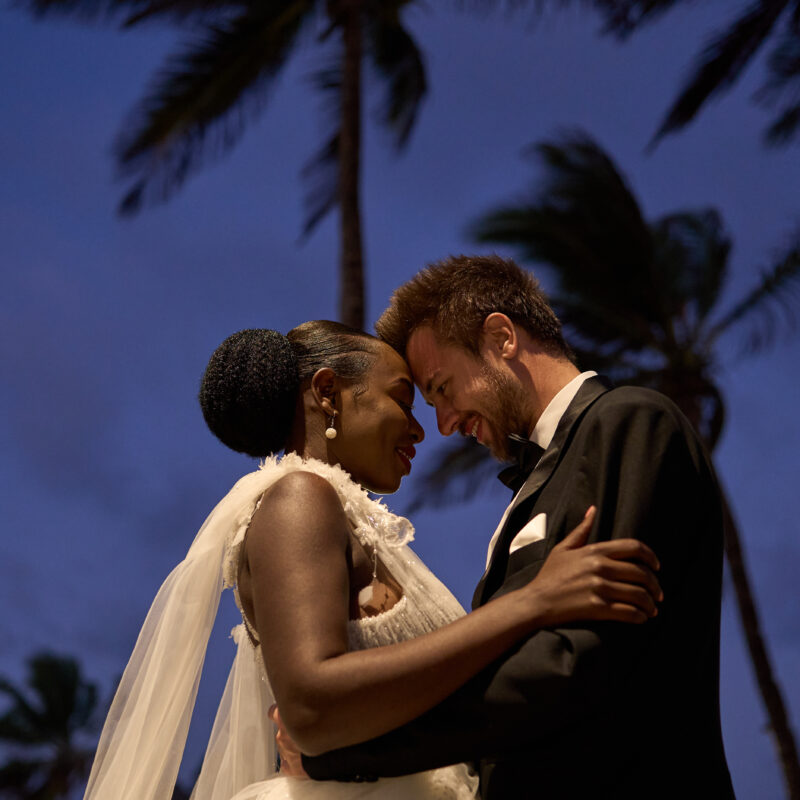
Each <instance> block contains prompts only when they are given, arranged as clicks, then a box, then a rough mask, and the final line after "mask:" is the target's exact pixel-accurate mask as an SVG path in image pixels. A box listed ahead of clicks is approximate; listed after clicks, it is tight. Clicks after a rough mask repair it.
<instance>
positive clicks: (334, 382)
mask: <svg viewBox="0 0 800 800" xmlns="http://www.w3.org/2000/svg"><path fill="white" fill-rule="evenodd" d="M338 394H339V379H338V378H337V377H336V373H335V372H334V371H333V370H332V369H331V368H330V367H322V368H321V369H318V370H317V371H316V372H315V373H314V376H313V377H312V378H311V395H312V397H313V398H314V402H315V403H316V405H317V406H318V407H319V409H320V411H322V413H323V414H325V416H326V417H330V416H333V415H334V413H335V411H336V403H337V399H338Z"/></svg>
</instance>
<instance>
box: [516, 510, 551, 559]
mask: <svg viewBox="0 0 800 800" xmlns="http://www.w3.org/2000/svg"><path fill="white" fill-rule="evenodd" d="M545 536H547V514H544V513H542V514H537V515H536V516H535V517H534V518H533V519H532V520H531V521H530V522H529V523H528V524H527V525H526V526H525V527H524V528H523V529H522V530H521V531H520V532H519V533H518V534H517V535H516V536H515V537H514V538H513V539H512V540H511V544H510V545H509V546H508V554H509V555H511V553H513V552H514V551H515V550H519V549H520V547H525V545H526V544H531V542H539V541H541V540H542V539H544V538H545Z"/></svg>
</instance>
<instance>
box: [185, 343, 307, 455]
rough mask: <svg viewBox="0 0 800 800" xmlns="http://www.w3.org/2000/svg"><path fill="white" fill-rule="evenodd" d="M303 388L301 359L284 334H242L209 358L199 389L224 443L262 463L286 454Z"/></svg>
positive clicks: (209, 419) (203, 405)
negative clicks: (262, 459) (272, 455)
mask: <svg viewBox="0 0 800 800" xmlns="http://www.w3.org/2000/svg"><path fill="white" fill-rule="evenodd" d="M299 385H300V379H299V376H298V373H297V359H296V358H295V355H294V350H293V349H292V346H291V344H290V343H289V340H288V339H287V338H286V337H285V336H284V335H283V334H281V333H278V332H277V331H270V330H264V329H261V328H256V329H249V330H244V331H239V332H238V333H234V334H233V336H229V337H228V338H227V339H226V340H225V341H224V342H223V343H222V344H221V345H220V346H219V347H218V348H217V349H216V350H215V351H214V355H212V356H211V360H210V361H209V362H208V366H207V367H206V371H205V374H204V375H203V381H202V383H201V385H200V407H201V408H202V409H203V417H204V418H205V420H206V424H207V425H208V427H209V428H210V429H211V432H212V433H213V434H214V435H215V436H216V437H217V438H218V439H219V440H220V441H221V442H222V443H223V444H225V445H227V446H228V447H230V448H231V449H232V450H236V451H237V452H238V453H247V455H250V456H255V457H256V458H260V457H263V456H265V455H268V454H269V453H273V452H276V451H278V450H280V449H282V447H283V444H284V442H285V441H286V438H287V437H288V435H289V431H290V430H291V426H292V420H293V419H294V406H295V401H296V399H297V390H298V387H299Z"/></svg>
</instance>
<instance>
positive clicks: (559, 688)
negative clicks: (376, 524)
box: [303, 390, 721, 780]
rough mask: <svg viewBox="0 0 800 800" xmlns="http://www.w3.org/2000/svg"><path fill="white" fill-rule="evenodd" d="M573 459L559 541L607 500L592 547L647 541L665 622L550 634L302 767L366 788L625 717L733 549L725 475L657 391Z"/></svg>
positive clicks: (598, 409)
mask: <svg viewBox="0 0 800 800" xmlns="http://www.w3.org/2000/svg"><path fill="white" fill-rule="evenodd" d="M568 457H569V465H567V464H566V463H565V465H564V466H565V467H566V466H569V472H568V473H567V477H566V481H564V482H563V483H559V485H558V489H559V492H558V494H559V495H560V496H558V497H553V498H547V502H548V503H550V504H551V505H550V506H549V507H547V508H546V509H544V510H547V512H548V524H551V523H550V521H551V520H552V524H553V525H555V526H557V528H558V531H557V537H558V538H561V537H562V536H563V535H565V534H566V532H567V531H568V530H569V529H570V526H572V525H574V524H576V523H577V521H578V519H579V515H580V514H582V513H583V510H585V507H586V506H588V505H589V504H591V503H595V504H597V506H598V518H597V522H596V525H595V529H594V534H593V535H594V538H599V539H608V538H611V537H614V538H621V537H637V538H641V539H643V540H645V541H646V542H647V543H648V544H649V545H650V546H651V547H652V548H653V550H655V552H656V555H657V556H658V557H659V559H660V561H661V564H662V570H661V573H660V575H659V580H660V582H661V584H662V587H663V588H664V592H665V600H664V603H663V604H662V608H661V613H660V614H659V616H658V617H657V618H655V619H654V620H651V621H649V622H647V623H645V624H644V625H643V626H638V625H623V624H621V623H605V624H596V625H591V626H585V627H568V628H566V627H565V628H560V629H556V630H542V631H539V632H538V633H536V634H534V635H533V636H532V637H530V638H529V639H528V640H527V641H525V642H523V643H522V644H521V645H520V646H519V647H518V648H517V649H516V650H514V651H512V652H511V653H509V654H508V655H507V656H505V657H504V658H502V659H501V660H499V661H498V662H496V663H495V664H493V665H492V666H491V667H489V668H487V669H485V670H484V671H483V672H482V673H480V674H479V675H478V676H477V677H476V678H474V679H473V680H472V681H470V682H469V683H468V684H467V685H465V686H464V687H462V689H460V690H459V691H457V692H456V693H455V694H454V695H452V696H451V697H450V698H448V699H447V700H446V701H444V702H443V703H441V704H440V705H438V706H437V707H435V708H434V709H432V710H431V711H429V712H427V713H426V714H423V715H422V716H421V717H419V718H417V719H416V720H415V721H413V722H412V723H410V724H408V725H406V726H404V727H402V728H400V729H398V730H396V731H393V732H391V733H388V734H386V735H385V736H381V737H379V738H377V739H373V740H371V741H369V742H365V743H363V744H360V745H356V746H353V747H348V748H343V749H341V750H336V751H333V752H331V753H326V754H323V755H322V756H318V757H316V758H306V757H304V758H303V763H304V766H305V769H306V770H307V772H308V773H309V775H310V776H311V777H314V778H318V779H331V778H335V779H340V780H353V779H356V780H358V779H359V777H374V776H390V775H398V774H406V773H410V772H418V771H421V770H424V769H430V768H433V767H436V766H442V765H445V764H449V763H455V762H459V761H470V760H476V759H486V758H489V759H492V758H503V757H508V756H511V755H514V754H515V753H517V752H520V751H522V750H524V751H525V752H527V753H530V752H532V750H531V748H532V746H534V745H535V744H536V743H537V741H538V740H541V743H542V744H543V745H544V744H546V742H547V741H548V740H549V739H551V738H552V737H553V736H555V735H558V734H559V732H563V731H566V730H569V731H570V734H572V732H573V731H577V730H579V729H580V727H581V726H582V725H583V724H587V721H589V720H591V719H592V718H593V717H596V716H597V715H600V714H603V713H608V712H609V710H613V705H614V702H615V689H616V690H617V692H619V690H620V687H622V689H623V690H630V691H633V690H634V687H633V685H632V684H631V683H626V681H627V680H628V679H629V677H630V676H631V675H633V674H635V672H636V669H637V664H638V663H640V661H641V658H642V653H643V652H648V653H649V657H651V658H652V657H653V653H654V652H655V653H656V654H658V653H659V652H660V650H659V648H664V647H666V646H673V645H676V642H675V641H674V640H672V639H670V636H671V635H672V634H671V633H670V631H674V630H675V629H676V626H675V624H674V620H675V619H676V617H682V616H685V615H686V613H687V612H688V609H689V608H693V604H694V603H696V602H698V603H700V604H702V603H703V602H704V601H703V597H704V596H708V597H710V596H711V595H713V592H714V588H713V585H714V577H713V570H714V569H715V564H716V562H718V560H719V557H720V552H719V550H720V546H721V541H720V539H719V533H720V531H719V508H718V501H717V496H716V489H715V484H714V480H713V476H712V474H711V472H710V469H709V467H708V464H707V462H706V460H705V456H704V454H703V452H702V449H701V448H700V447H699V445H698V443H697V442H696V440H695V437H694V436H693V434H692V433H691V431H690V430H689V428H688V423H686V421H685V419H683V418H682V417H681V416H680V415H679V414H677V413H676V410H675V409H674V407H673V406H672V405H671V404H670V403H669V401H666V400H665V399H663V398H661V397H660V396H658V395H653V394H651V393H642V392H638V391H636V390H615V391H614V392H611V393H609V394H608V395H605V396H604V397H603V398H601V400H600V401H598V402H597V403H596V404H595V406H594V407H593V408H592V409H590V411H589V413H588V414H587V417H586V418H585V419H584V420H583V421H582V422H581V424H580V427H579V429H578V430H577V431H576V434H575V440H574V441H573V443H572V444H571V445H570V449H569V453H568ZM562 468H563V467H562ZM539 510H542V508H541V504H540V503H537V511H539ZM538 566H539V565H538V564H533V565H530V566H529V567H527V568H526V567H523V568H522V569H520V570H519V571H518V572H516V573H515V574H514V575H512V576H511V577H510V578H509V579H508V580H507V581H506V583H505V584H504V586H503V587H502V588H501V590H500V593H505V592H506V591H510V590H512V589H514V588H517V587H518V586H520V585H522V584H524V583H525V582H527V580H529V579H530V578H531V577H532V574H527V575H526V572H527V573H535V571H538ZM709 570H712V574H709ZM703 579H705V581H706V584H707V585H708V586H710V587H711V588H710V589H709V588H705V589H704V590H703V591H704V592H709V591H710V592H711V595H703V594H702V593H700V594H699V595H698V586H699V585H700V584H701V582H702V580H703ZM712 605H713V603H712ZM704 616H705V617H708V618H709V620H710V619H711V618H713V617H714V613H713V609H712V610H711V614H710V617H709V614H707V613H706V612H705V611H702V610H701V612H700V613H699V614H698V619H699V620H700V624H701V625H702V624H704V623H703V618H704ZM695 622H697V621H695ZM665 624H666V627H667V634H666V637H665V635H664V630H665ZM709 624H710V629H713V622H709ZM665 642H666V645H665ZM640 687H641V684H640ZM639 702H641V703H643V704H646V703H647V702H648V698H647V697H646V696H645V697H641V698H640V700H639Z"/></svg>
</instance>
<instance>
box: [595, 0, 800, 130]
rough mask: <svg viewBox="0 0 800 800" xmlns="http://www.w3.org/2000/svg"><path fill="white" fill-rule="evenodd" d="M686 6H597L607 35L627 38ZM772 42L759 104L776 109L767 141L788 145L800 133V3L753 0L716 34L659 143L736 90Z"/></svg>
mask: <svg viewBox="0 0 800 800" xmlns="http://www.w3.org/2000/svg"><path fill="white" fill-rule="evenodd" d="M682 2H685V0H594V5H595V7H596V8H597V9H598V10H599V11H600V13H601V14H602V15H603V16H604V17H605V20H606V30H607V31H610V32H613V33H616V34H617V35H618V36H620V37H622V38H624V37H626V36H628V35H630V34H631V33H632V32H633V31H635V30H637V29H638V28H639V27H641V26H642V25H644V24H646V23H647V22H650V21H652V20H654V19H656V18H657V17H658V16H659V15H661V14H663V13H665V12H666V11H667V10H669V9H671V8H673V7H674V6H677V5H680V4H681V3H682ZM767 41H770V42H771V43H772V49H771V51H770V55H769V58H768V60H767V78H766V81H765V83H764V85H763V86H762V88H761V89H760V90H759V92H758V93H757V94H756V99H757V100H759V101H760V102H761V103H763V104H764V105H766V106H770V107H774V108H775V109H776V112H775V116H774V117H773V119H772V122H771V123H770V125H769V126H768V128H767V130H766V134H765V139H766V141H767V143H768V144H772V145H783V144H786V143H788V142H790V141H791V140H792V139H793V138H794V137H795V136H796V135H797V134H798V133H800V99H799V98H800V0H752V2H750V4H749V5H747V6H746V7H744V8H743V9H740V10H738V12H737V13H736V15H735V17H734V18H733V19H732V21H730V22H728V23H727V24H726V25H725V27H724V29H723V30H721V31H718V32H717V33H715V34H714V35H713V36H712V37H711V38H710V40H709V41H708V43H707V45H706V47H705V49H704V50H703V52H702V53H701V54H700V55H699V56H698V58H697V59H696V62H695V65H694V67H693V70H692V74H691V76H690V77H689V79H688V80H687V81H686V83H685V84H684V86H683V88H682V89H681V91H680V93H679V94H678V97H677V99H676V100H675V101H674V102H673V104H672V106H671V107H670V109H669V111H668V112H667V114H666V116H665V118H664V120H663V121H662V123H661V125H660V127H659V129H658V131H657V132H656V135H655V137H654V143H655V142H657V141H658V140H659V139H660V138H661V137H662V136H664V135H666V134H668V133H672V132H674V131H677V130H679V129H681V128H683V127H684V126H685V125H687V124H688V123H689V122H691V120H692V119H694V117H695V116H696V115H697V114H698V113H699V112H700V110H701V109H702V107H703V106H704V105H705V104H706V102H707V101H708V100H710V99H711V97H713V96H714V95H718V94H722V93H723V92H726V91H727V90H728V89H730V88H731V87H732V86H733V85H734V84H735V83H736V81H737V80H738V79H739V78H740V77H741V75H742V74H743V73H744V71H745V69H746V67H747V66H748V65H749V64H750V63H751V61H752V60H753V58H754V56H755V55H756V53H758V52H759V51H760V50H761V48H762V47H764V46H765V45H766V43H767Z"/></svg>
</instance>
